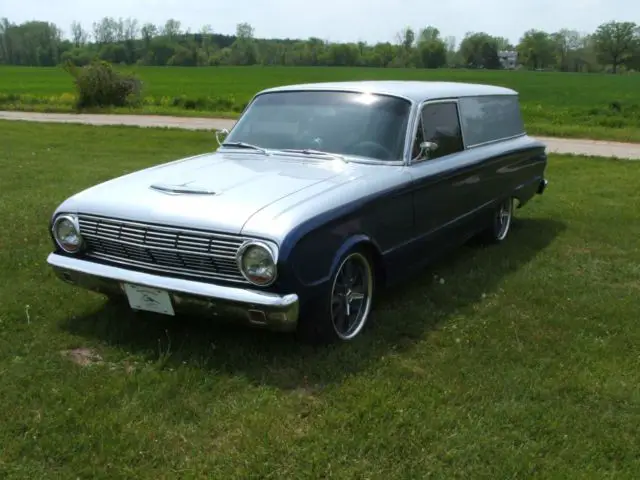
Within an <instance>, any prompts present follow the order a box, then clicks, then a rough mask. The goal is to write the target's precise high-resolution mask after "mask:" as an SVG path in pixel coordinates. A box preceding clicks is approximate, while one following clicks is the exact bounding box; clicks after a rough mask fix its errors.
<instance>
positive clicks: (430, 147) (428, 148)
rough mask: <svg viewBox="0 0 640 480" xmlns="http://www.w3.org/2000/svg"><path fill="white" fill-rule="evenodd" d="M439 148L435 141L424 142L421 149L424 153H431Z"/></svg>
mask: <svg viewBox="0 0 640 480" xmlns="http://www.w3.org/2000/svg"><path fill="white" fill-rule="evenodd" d="M437 149H438V144H437V143H435V142H422V143H421V144H420V151H421V152H423V153H431V152H434V151H436V150H437Z"/></svg>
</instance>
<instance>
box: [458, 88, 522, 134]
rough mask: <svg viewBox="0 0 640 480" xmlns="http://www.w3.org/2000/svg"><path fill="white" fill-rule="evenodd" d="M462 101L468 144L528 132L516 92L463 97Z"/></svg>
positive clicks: (463, 126)
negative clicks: (512, 93)
mask: <svg viewBox="0 0 640 480" xmlns="http://www.w3.org/2000/svg"><path fill="white" fill-rule="evenodd" d="M459 105H460V113H461V118H462V128H463V130H464V141H465V143H466V145H467V147H472V146H474V145H479V144H482V143H487V142H493V141H496V140H502V139H505V138H511V137H516V136H518V135H523V134H524V133H525V132H524V124H523V122H522V116H521V114H520V105H519V103H518V97H517V96H515V95H493V96H483V97H464V98H461V99H460V100H459Z"/></svg>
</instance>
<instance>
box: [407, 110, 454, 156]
mask: <svg viewBox="0 0 640 480" xmlns="http://www.w3.org/2000/svg"><path fill="white" fill-rule="evenodd" d="M420 124H421V126H422V131H421V132H420V131H419V132H418V135H417V138H416V142H417V144H418V145H419V144H420V143H419V142H421V141H427V142H434V143H436V144H437V145H438V148H437V149H436V150H435V151H433V152H431V154H430V155H429V158H430V159H434V158H439V157H444V156H445V155H451V154H452V153H456V152H460V151H462V150H464V145H463V143H462V132H461V130H460V121H459V119H458V106H457V104H456V103H455V102H445V103H431V104H427V105H425V106H424V107H423V108H422V114H421V116H420ZM421 137H422V138H421ZM423 139H424V140H423ZM414 153H415V149H414Z"/></svg>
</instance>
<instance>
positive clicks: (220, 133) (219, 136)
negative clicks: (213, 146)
mask: <svg viewBox="0 0 640 480" xmlns="http://www.w3.org/2000/svg"><path fill="white" fill-rule="evenodd" d="M227 135H229V130H227V129H226V128H223V129H222V130H216V141H217V142H218V145H222V143H223V142H224V139H225V138H227Z"/></svg>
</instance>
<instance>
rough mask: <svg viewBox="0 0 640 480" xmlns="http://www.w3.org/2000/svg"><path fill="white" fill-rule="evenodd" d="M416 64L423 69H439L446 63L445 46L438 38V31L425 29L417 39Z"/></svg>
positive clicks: (430, 28) (433, 28)
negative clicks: (417, 59)
mask: <svg viewBox="0 0 640 480" xmlns="http://www.w3.org/2000/svg"><path fill="white" fill-rule="evenodd" d="M418 58H419V61H418V62H417V63H418V64H420V65H421V66H422V67H425V68H440V67H443V66H444V65H446V63H447V45H446V43H445V42H444V40H442V39H441V38H440V31H439V30H438V29H437V28H435V27H427V28H425V29H423V30H422V31H421V32H420V36H419V37H418Z"/></svg>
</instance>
